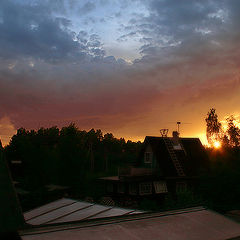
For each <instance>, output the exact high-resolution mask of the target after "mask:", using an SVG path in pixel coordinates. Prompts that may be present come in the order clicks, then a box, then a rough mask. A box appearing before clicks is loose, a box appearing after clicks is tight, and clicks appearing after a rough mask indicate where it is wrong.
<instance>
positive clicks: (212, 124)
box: [205, 108, 222, 145]
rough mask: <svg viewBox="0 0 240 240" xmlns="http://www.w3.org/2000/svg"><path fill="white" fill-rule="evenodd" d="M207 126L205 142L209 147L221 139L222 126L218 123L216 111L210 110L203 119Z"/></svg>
mask: <svg viewBox="0 0 240 240" xmlns="http://www.w3.org/2000/svg"><path fill="white" fill-rule="evenodd" d="M205 121H206V124H207V132H206V135H207V140H208V143H209V144H210V145H212V144H213V143H214V142H215V141H219V140H220V139H221V132H222V126H221V123H220V122H219V121H218V115H217V114H216V110H215V109H214V108H211V109H210V111H209V112H208V114H207V117H206V119H205Z"/></svg>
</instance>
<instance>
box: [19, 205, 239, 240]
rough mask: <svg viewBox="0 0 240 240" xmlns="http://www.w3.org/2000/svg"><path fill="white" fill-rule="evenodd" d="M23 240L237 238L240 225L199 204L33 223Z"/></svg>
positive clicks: (22, 232)
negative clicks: (64, 222)
mask: <svg viewBox="0 0 240 240" xmlns="http://www.w3.org/2000/svg"><path fill="white" fill-rule="evenodd" d="M20 235H21V237H22V239H23V240H40V239H41V240H49V239H51V240H55V239H58V240H61V239H64V240H65V239H69V240H77V239H88V240H95V239H98V240H103V239H115V240H122V239H124V240H125V239H138V240H140V239H144V240H149V239H156V240H157V239H169V240H172V239H174V240H182V239H184V240H185V239H190V240H191V239H195V240H198V239H199V240H200V239H206V240H207V239H211V240H215V239H216V240H217V239H218V240H219V239H233V238H234V239H238V238H237V237H239V236H240V224H238V223H236V222H234V221H232V220H230V219H229V218H227V217H224V216H223V215H220V214H218V213H216V212H214V211H211V210H209V209H206V208H203V207H195V208H190V209H182V210H176V211H168V212H158V213H141V214H133V215H126V216H118V217H113V218H107V219H106V218H102V219H91V220H85V221H78V222H75V223H73V222H72V223H71V224H70V223H66V224H60V225H59V224H58V225H52V226H48V227H46V226H45V227H41V226H38V227H37V226H36V227H33V228H29V229H25V230H22V231H21V232H20Z"/></svg>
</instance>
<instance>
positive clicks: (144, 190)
mask: <svg viewBox="0 0 240 240" xmlns="http://www.w3.org/2000/svg"><path fill="white" fill-rule="evenodd" d="M139 194H140V195H149V194H152V183H151V182H144V183H140V184H139Z"/></svg>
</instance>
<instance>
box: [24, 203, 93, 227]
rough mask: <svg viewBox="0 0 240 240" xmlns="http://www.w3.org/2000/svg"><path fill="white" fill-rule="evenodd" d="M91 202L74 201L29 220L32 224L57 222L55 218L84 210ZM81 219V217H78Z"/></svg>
mask: <svg viewBox="0 0 240 240" xmlns="http://www.w3.org/2000/svg"><path fill="white" fill-rule="evenodd" d="M91 205H92V204H91V203H87V202H74V203H72V204H70V205H67V206H63V207H61V208H58V209H55V210H52V211H49V212H47V213H45V214H43V215H40V216H38V217H35V218H33V219H30V220H29V221H27V222H28V223H30V224H32V225H38V224H46V223H50V222H55V220H57V219H60V218H62V217H64V216H68V215H71V214H73V213H75V212H76V211H79V210H81V211H84V210H82V209H84V208H86V207H89V206H91ZM78 220H79V219H78Z"/></svg>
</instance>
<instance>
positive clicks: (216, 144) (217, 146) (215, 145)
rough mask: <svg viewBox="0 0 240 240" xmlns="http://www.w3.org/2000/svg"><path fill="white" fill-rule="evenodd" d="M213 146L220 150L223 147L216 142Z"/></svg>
mask: <svg viewBox="0 0 240 240" xmlns="http://www.w3.org/2000/svg"><path fill="white" fill-rule="evenodd" d="M213 146H214V148H220V147H221V143H220V142H218V141H216V142H214V143H213Z"/></svg>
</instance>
